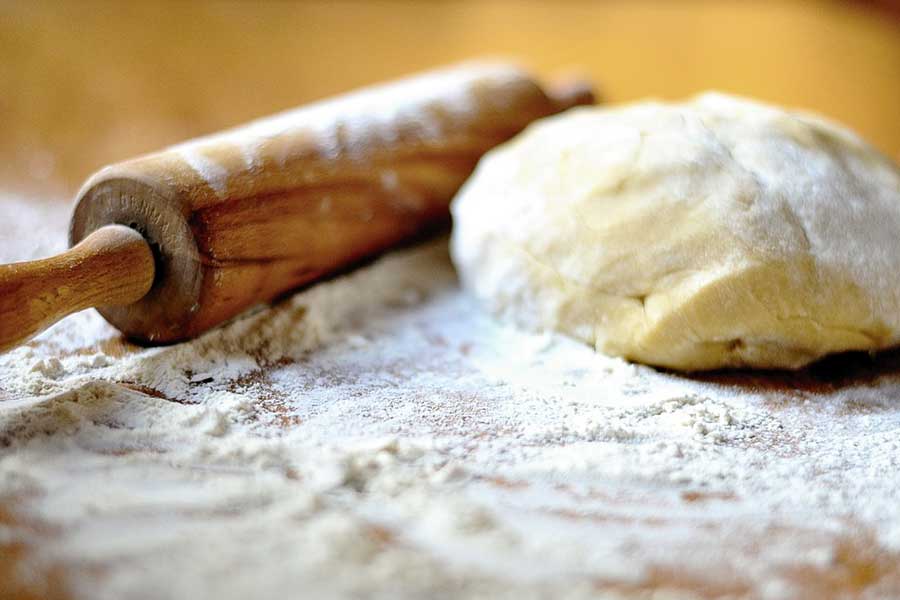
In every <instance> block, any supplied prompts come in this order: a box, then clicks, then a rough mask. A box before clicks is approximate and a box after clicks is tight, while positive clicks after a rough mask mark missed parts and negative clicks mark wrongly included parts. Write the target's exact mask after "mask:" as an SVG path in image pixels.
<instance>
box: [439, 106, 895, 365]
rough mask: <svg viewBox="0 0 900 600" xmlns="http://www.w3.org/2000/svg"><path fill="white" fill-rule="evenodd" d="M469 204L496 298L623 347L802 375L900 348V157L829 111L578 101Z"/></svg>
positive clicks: (511, 153) (470, 195)
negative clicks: (825, 360) (836, 359)
mask: <svg viewBox="0 0 900 600" xmlns="http://www.w3.org/2000/svg"><path fill="white" fill-rule="evenodd" d="M453 215H454V229H453V238H452V254H453V259H454V262H455V263H456V265H457V267H458V269H459V272H460V274H461V277H462V279H463V282H464V284H465V285H466V286H467V287H468V288H469V289H470V290H472V291H473V292H474V294H475V295H476V296H477V297H478V298H480V299H481V300H482V301H483V302H484V303H485V304H486V305H488V306H489V307H490V308H491V309H492V310H493V311H494V312H496V313H498V314H499V315H501V316H502V317H504V318H506V319H510V320H513V321H515V322H517V323H518V324H520V325H522V326H524V327H527V328H530V329H538V330H542V329H550V330H557V331H561V332H564V333H567V334H569V335H572V336H575V337H577V338H580V339H582V340H584V341H586V342H588V343H590V344H592V345H594V346H595V347H596V349H597V350H599V351H601V352H604V353H607V354H612V355H616V356H622V357H625V358H628V359H631V360H634V361H638V362H643V363H647V364H651V365H657V366H662V367H669V368H673V369H682V370H702V369H716V368H722V367H758V368H788V369H793V368H798V367H801V366H803V365H806V364H808V363H810V362H811V361H814V360H816V359H818V358H820V357H822V356H824V355H826V354H829V353H833V352H840V351H845V350H873V351H874V350H879V349H883V348H888V347H891V346H895V345H897V344H898V342H900V168H898V166H897V165H896V164H895V163H893V162H892V161H891V160H890V159H888V158H887V157H885V156H883V155H881V154H879V153H878V152H877V151H876V150H874V149H873V148H872V147H870V146H869V145H867V144H866V143H865V142H863V141H862V140H860V139H859V138H858V137H857V136H856V135H854V134H853V133H851V132H849V131H847V130H846V129H843V128H840V127H838V126H836V125H834V124H832V123H829V122H826V121H824V120H823V119H821V118H818V117H815V116H811V115H807V114H799V113H791V112H786V111H784V110H781V109H778V108H775V107H772V106H767V105H763V104H759V103H756V102H751V101H748V100H743V99H738V98H733V97H729V96H725V95H721V94H705V95H703V96H700V97H697V98H695V99H693V100H691V101H689V102H686V103H683V104H664V103H658V102H644V103H640V104H633V105H629V106H624V107H619V108H583V109H576V110H572V111H569V112H567V113H565V114H563V115H560V116H557V117H553V118H550V119H545V120H543V121H541V122H539V123H536V124H535V125H533V126H532V127H530V128H529V129H528V130H527V131H526V132H524V133H523V134H521V135H520V136H518V137H517V138H516V139H514V140H513V141H511V142H509V143H507V144H506V145H504V146H502V147H500V148H498V149H495V150H494V151H492V152H491V153H490V154H489V155H487V156H486V157H485V158H484V159H483V160H482V162H481V164H480V165H479V167H478V169H477V171H476V173H475V174H474V175H473V177H472V178H471V179H470V180H469V182H468V183H467V184H466V186H465V187H464V188H463V190H462V191H461V192H460V194H459V196H458V197H457V198H456V200H455V201H454V204H453Z"/></svg>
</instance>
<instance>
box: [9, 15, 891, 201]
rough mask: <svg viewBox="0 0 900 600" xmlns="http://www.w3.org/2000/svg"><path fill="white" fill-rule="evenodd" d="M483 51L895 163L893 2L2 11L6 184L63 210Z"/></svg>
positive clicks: (621, 94) (619, 98)
mask: <svg viewBox="0 0 900 600" xmlns="http://www.w3.org/2000/svg"><path fill="white" fill-rule="evenodd" d="M481 55H494V56H498V55H499V56H509V57H514V58H516V59H518V60H519V61H520V62H522V63H523V64H525V65H527V66H529V67H531V68H533V69H534V70H535V71H536V72H537V73H539V74H541V75H544V76H548V75H551V74H554V73H557V72H559V71H568V70H573V69H576V70H580V71H582V72H584V73H586V74H588V75H590V76H592V77H593V78H594V79H595V80H596V81H597V82H599V83H600V85H601V87H602V89H603V93H604V96H605V98H606V100H607V101H609V102H623V101H628V100H633V99H637V98H642V97H646V96H656V97H663V98H680V97H683V96H686V95H690V94H693V93H695V92H698V91H701V90H706V89H719V90H725V91H729V92H734V93H738V94H745V95H749V96H754V97H757V98H760V99H763V100H767V101H772V102H776V103H782V104H786V105H790V106H800V107H805V108H810V109H814V110H816V111H819V112H822V113H824V114H826V115H828V116H830V117H832V118H834V119H837V120H839V121H842V122H844V123H846V124H848V125H850V126H851V127H853V128H854V129H856V130H857V131H859V132H860V133H861V134H862V135H863V136H864V137H866V138H868V139H869V140H870V141H871V142H873V143H874V144H875V145H876V146H878V147H879V148H881V149H882V150H883V151H885V152H886V153H888V154H890V155H891V156H893V157H895V158H897V157H900V4H898V2H894V1H892V0H883V1H882V2H863V1H856V2H853V1H838V0H833V1H826V0H821V1H812V0H807V1H799V0H794V1H790V0H768V1H750V0H733V1H704V0H680V1H679V0H629V1H626V0H620V1H612V0H610V1H597V2H591V1H587V0H554V1H551V0H546V1H536V0H534V1H525V0H519V1H514V0H482V1H475V0H470V1H462V0H460V1H450V0H445V1H419V2H416V1H412V0H408V1H401V0H392V1H386V0H375V1H349V0H339V1H304V2H286V1H283V2H274V1H272V2H250V1H246V2H187V1H172V2H144V3H138V2H111V1H108V2H101V1H89V0H79V1H74V0H73V1H69V2H65V1H62V0H59V1H55V2H47V1H25V0H21V1H18V2H16V1H8V0H5V1H4V0H0V187H2V188H4V189H16V190H26V189H27V190H30V191H39V192H42V193H46V194H53V195H57V194H58V195H59V196H60V197H61V198H66V199H68V197H70V195H71V193H72V192H73V191H74V190H76V189H77V187H78V185H79V184H80V182H81V181H82V180H83V179H84V178H85V177H87V175H89V174H90V173H91V172H92V171H94V170H95V169H97V168H98V167H100V166H102V165H103V164H105V163H108V162H113V161H118V160H121V159H124V158H127V157H130V156H132V155H135V154H138V153H142V152H146V151H150V150H154V149H158V148H160V147H162V146H165V145H167V144H170V143H173V142H176V141H179V140H182V139H185V138H189V137H192V136H196V135H199V134H203V133H208V132H212V131H215V130H217V129H221V128H223V127H226V126H230V125H234V124H238V123H240V122H242V121H246V120H248V119H251V118H254V117H257V116H262V115H265V114H267V113H271V112H274V111H277V110H280V109H284V108H288V107H292V106H295V105H298V104H301V103H304V102H307V101H310V100H314V99H318V98H321V97H323V96H327V95H330V94H334V93H338V92H342V91H345V90H348V89H350V88H353V87H356V86H360V85H363V84H369V83H373V82H376V81H380V80H383V79H387V78H393V77H397V76H400V75H403V74H406V73H409V72H412V71H417V70H421V69H425V68H428V67H431V66H434V65H439V64H442V63H447V62H452V61H457V60H460V59H466V58H471V57H476V56H481Z"/></svg>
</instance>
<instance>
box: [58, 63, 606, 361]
mask: <svg viewBox="0 0 900 600" xmlns="http://www.w3.org/2000/svg"><path fill="white" fill-rule="evenodd" d="M591 101H592V95H591V91H590V88H588V87H587V86H585V85H583V84H574V85H573V84H572V83H571V82H569V83H567V84H565V85H562V86H559V87H557V88H555V89H551V90H546V91H545V90H544V89H543V88H542V87H541V86H540V85H539V84H538V83H536V82H535V80H534V79H533V78H531V77H530V76H528V75H527V74H526V73H524V72H522V71H521V70H519V69H517V68H515V67H512V66H509V65H504V64H470V65H463V66H458V67H453V68H449V69H445V70H440V71H435V72H432V73H428V74H425V75H421V76H418V77H413V78H410V79H406V80H401V81H399V82H396V83H392V84H387V85H383V86H379V87H374V88H370V89H367V90H363V91H360V92H356V93H353V94H349V95H346V96H343V97H339V98H336V99H333V100H329V101H325V102H321V103H318V104H313V105H310V106H307V107H304V108H300V109H296V110H293V111H289V112H286V113H283V114H280V115H276V116H274V117H270V118H267V119H263V120H260V121H256V122H252V123H250V124H248V125H244V126H242V127H238V128H236V129H232V130H229V131H225V132H223V133H219V134H216V135H212V136H209V137H205V138H200V139H196V140H193V141H190V142H187V143H184V144H180V145H178V146H174V147H171V148H168V149H166V150H164V151H162V152H159V153H156V154H150V155H146V156H143V157H139V158H137V159H134V160H130V161H127V162H124V163H120V164H116V165H112V166H110V167H106V168H105V169H103V170H101V171H99V172H98V173H96V174H95V175H94V176H92V177H91V178H90V179H89V180H88V181H87V183H86V184H85V185H84V187H83V188H82V190H81V191H80V192H79V195H78V199H77V203H76V207H75V211H74V214H73V217H72V221H71V225H70V231H69V241H70V244H71V245H72V246H75V245H77V244H79V243H80V242H81V241H82V240H84V239H85V238H87V237H88V236H90V235H91V234H92V233H94V232H96V231H98V230H101V229H102V228H104V227H106V226H109V225H124V226H126V227H128V228H130V229H132V230H135V231H137V232H139V233H140V234H141V236H143V238H144V240H145V241H146V243H147V244H148V245H149V248H150V249H151V251H152V255H153V259H154V268H153V269H151V270H150V271H151V272H152V273H153V280H152V286H151V287H150V289H149V291H148V292H147V293H146V294H144V295H143V297H141V298H140V299H139V300H137V301H132V302H130V303H122V302H119V303H114V304H116V305H112V304H109V303H105V305H102V306H100V307H99V310H100V312H101V313H102V314H103V316H104V317H105V318H106V319H107V320H108V321H110V322H111V323H112V324H113V325H115V326H116V327H117V328H118V329H120V330H121V331H122V332H123V333H125V334H126V335H127V336H129V337H130V338H132V339H136V340H139V341H143V342H149V343H166V342H174V341H178V340H182V339H186V338H190V337H192V336H195V335H197V334H199V333H202V332H203V331H205V330H207V329H209V328H211V327H213V326H215V325H217V324H219V323H221V322H223V321H225V320H227V319H229V318H231V317H233V316H234V315H236V314H238V313H239V312H241V311H242V310H244V309H246V308H247V307H249V306H251V305H253V304H255V303H258V302H263V301H268V300H271V299H273V298H275V297H277V296H278V295H280V294H282V293H284V292H286V291H288V290H290V289H292V288H296V287H298V286H300V285H303V284H306V283H309V282H311V281H314V280H315V279H317V278H319V277H322V276H324V275H327V274H329V273H333V272H335V271H336V270H338V269H341V268H344V267H346V266H347V265H349V264H352V263H353V262H354V261H358V260H360V259H362V258H364V257H366V256H370V255H372V254H374V253H377V252H380V251H383V250H385V249H387V248H389V247H391V246H392V245H394V244H397V243H399V242H402V241H403V240H406V239H409V238H410V237H411V236H414V235H416V234H418V233H420V232H422V231H423V230H425V229H427V228H429V227H432V226H434V225H436V224H439V223H443V222H446V221H447V219H448V218H449V214H448V205H449V202H450V200H451V198H452V197H453V195H454V194H455V193H456V192H457V190H458V189H459V187H460V186H461V185H462V183H463V182H464V181H465V180H466V178H467V177H468V176H469V174H470V173H471V172H472V170H473V169H474V168H475V165H476V163H477V162H478V160H479V158H480V157H481V156H482V155H483V154H484V153H485V152H486V151H488V150H490V149H491V148H492V147H494V146H496V145H497V144H500V143H501V142H503V141H506V140H507V139H509V138H511V137H512V136H513V135H515V134H516V133H518V132H519V131H521V130H522V129H523V128H524V127H525V126H526V125H528V124H529V123H530V122H532V121H534V120H535V119H538V118H541V117H545V116H548V115H551V114H554V113H557V112H560V111H562V110H564V109H567V108H569V107H571V106H574V105H576V104H584V103H590V102H591ZM145 270H146V269H145Z"/></svg>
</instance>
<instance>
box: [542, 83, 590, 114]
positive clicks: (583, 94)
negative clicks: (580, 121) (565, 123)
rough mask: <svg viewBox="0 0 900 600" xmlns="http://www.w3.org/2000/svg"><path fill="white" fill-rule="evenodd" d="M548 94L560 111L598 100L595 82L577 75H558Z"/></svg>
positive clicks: (587, 104) (548, 89)
mask: <svg viewBox="0 0 900 600" xmlns="http://www.w3.org/2000/svg"><path fill="white" fill-rule="evenodd" d="M547 95H548V96H549V97H550V99H551V100H552V101H553V103H554V104H556V107H557V109H558V110H559V111H560V112H561V111H564V110H568V109H570V108H573V107H575V106H590V105H592V104H596V103H597V101H598V94H597V91H596V88H595V86H594V84H593V83H591V82H590V81H589V80H588V79H586V78H584V77H580V76H577V75H564V76H561V77H557V78H556V79H554V80H553V81H551V82H550V85H549V86H548V87H547Z"/></svg>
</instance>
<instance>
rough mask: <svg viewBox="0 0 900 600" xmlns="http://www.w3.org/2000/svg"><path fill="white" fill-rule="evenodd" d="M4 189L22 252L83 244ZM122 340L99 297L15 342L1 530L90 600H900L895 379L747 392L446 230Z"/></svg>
mask: <svg viewBox="0 0 900 600" xmlns="http://www.w3.org/2000/svg"><path fill="white" fill-rule="evenodd" d="M0 206H5V207H16V209H15V211H14V220H15V223H16V225H15V226H12V225H11V224H10V223H11V221H12V220H13V217H10V218H5V219H2V220H0V221H2V223H0V240H2V241H3V245H2V246H0V260H4V261H6V260H13V259H25V258H31V257H34V256H37V255H40V254H46V253H47V252H50V251H55V250H58V249H59V248H58V247H56V246H54V244H55V243H56V242H54V241H53V240H56V239H57V238H62V237H64V236H63V234H62V230H63V228H64V222H63V220H62V219H56V220H52V219H51V220H49V221H48V219H50V217H49V215H50V214H51V213H54V212H60V211H58V206H51V205H43V204H41V203H34V202H33V203H31V204H27V205H24V204H21V203H17V201H15V200H13V199H2V201H0ZM48 222H49V225H48V224H47V223H48ZM18 228H22V229H18ZM32 229H34V230H35V239H38V240H46V242H40V243H39V244H38V245H36V246H34V247H24V246H20V245H17V244H16V243H15V241H14V240H17V239H18V237H19V236H18V233H17V231H21V230H29V231H30V230H32ZM11 240H12V241H13V242H12V243H10V241H11ZM60 243H61V242H60ZM116 340H117V337H116V335H115V332H114V330H113V329H112V328H111V327H110V326H109V325H107V324H106V323H104V322H103V320H102V319H100V317H98V316H97V315H96V314H93V313H90V312H88V313H83V314H79V315H76V316H74V317H72V318H70V319H68V320H66V321H64V322H62V323H60V324H58V325H56V326H54V327H53V328H52V329H51V330H50V331H48V332H46V333H44V334H43V335H41V336H40V337H39V338H38V339H37V340H36V341H35V342H33V343H32V344H31V345H29V346H27V347H23V348H19V349H17V350H14V351H12V352H10V353H7V354H5V355H0V507H13V508H14V509H15V512H16V514H17V515H20V517H21V519H20V520H16V521H9V520H0V549H2V546H3V545H4V544H6V543H13V542H16V543H23V544H26V545H27V546H28V547H30V548H32V549H33V552H32V553H30V554H28V555H27V556H28V558H27V559H26V560H24V561H22V562H21V563H20V564H19V565H18V568H20V569H21V570H22V571H23V573H24V575H25V576H29V573H30V574H31V575H30V576H31V577H36V576H35V575H34V574H35V573H41V572H44V571H46V570H49V569H51V568H53V567H58V566H62V567H64V571H63V572H65V573H67V574H68V575H67V576H66V585H68V586H71V587H72V589H73V590H74V592H75V595H76V596H80V597H90V598H101V599H102V598H176V597H177V598H181V597H196V598H213V597H215V598H243V597H247V596H251V595H252V596H254V597H285V596H291V595H296V594H297V590H303V594H304V596H307V597H322V598H328V597H356V596H365V597H385V598H418V597H458V598H482V597H501V598H502V597H508V598H513V597H516V598H542V597H562V598H582V597H596V596H597V594H599V593H601V592H602V593H605V595H606V596H608V597H618V596H623V597H632V596H634V595H638V596H640V594H642V593H643V592H646V591H647V590H649V589H651V588H653V589H657V588H663V589H665V590H668V591H669V592H670V596H668V597H680V596H678V594H679V593H683V595H684V596H685V597H692V596H693V595H695V594H693V593H691V591H692V590H696V589H702V590H705V591H706V593H709V594H717V595H727V596H730V597H735V598H736V597H764V598H791V597H797V596H798V595H803V596H804V597H817V595H818V596H824V595H827V594H830V595H832V596H834V595H835V594H838V595H839V594H840V593H841V592H842V590H844V588H843V587H841V586H846V585H849V584H848V583H847V582H853V584H854V585H862V586H864V587H865V590H864V593H863V595H864V597H865V596H867V597H871V598H880V597H885V596H890V595H896V594H900V572H898V569H897V567H896V565H897V563H898V560H900V503H898V502H897V501H896V498H898V497H900V470H898V466H900V464H898V463H900V377H898V375H896V374H894V373H896V372H897V370H895V371H894V372H891V371H890V369H886V370H885V372H882V373H879V374H877V376H873V377H872V378H870V379H868V380H865V381H860V382H856V383H847V384H845V385H833V386H832V391H827V390H826V391H819V392H815V393H813V392H808V391H803V390H788V391H781V392H775V391H766V390H765V389H757V390H750V389H749V388H746V387H743V388H741V387H737V386H734V385H731V386H729V385H727V384H722V385H714V384H712V383H706V382H703V381H699V380H694V379H691V378H685V377H679V376H675V375H669V374H665V373H661V372H658V371H654V370H652V369H648V368H645V367H640V366H635V365H631V364H628V363H626V362H624V361H621V360H618V359H612V358H607V357H604V356H601V355H597V354H595V353H594V352H593V351H591V350H590V349H588V348H587V347H584V346H583V345H581V344H580V343H577V342H574V341H571V340H568V339H565V338H561V337H555V336H535V335H529V334H523V333H521V332H518V331H515V330H512V329H508V328H503V327H500V326H498V325H496V324H495V323H494V322H493V321H492V320H491V319H490V318H489V317H487V316H485V315H484V314H482V313H480V312H479V311H478V309H477V308H476V306H475V304H474V303H473V302H472V301H471V300H470V299H469V298H468V297H467V296H466V295H465V294H463V293H462V292H460V291H459V289H458V286H457V283H456V278H455V275H454V273H453V270H452V267H451V266H450V264H449V261H448V258H447V251H446V240H436V241H434V242H430V243H428V244H425V245H423V246H420V247H417V248H412V249H408V250H404V251H400V252H396V253H392V254H390V255H387V256H385V257H383V258H382V259H380V260H378V261H377V262H375V263H374V264H372V265H370V266H367V267H364V268H362V269H359V270H357V271H355V272H353V273H351V274H349V275H345V276H343V277H340V278H337V279H334V280H332V281H329V282H326V283H323V284H320V285H317V286H313V287H311V288H309V289H307V290H305V291H302V292H300V293H298V294H296V295H294V296H293V297H291V298H289V299H287V300H285V301H283V302H281V303H280V304H278V305H276V306H275V307H272V308H266V309H262V308H261V309H258V310H256V311H255V312H252V313H251V314H248V315H245V316H243V317H241V318H239V319H237V320H235V321H233V322H231V323H229V324H228V325H226V326H224V327H222V328H219V329H217V330H215V331H213V332H210V333H209V334H207V335H205V336H203V337H201V338H199V339H197V340H195V341H193V342H189V343H185V344H180V345H176V346H170V347H163V348H153V349H130V350H126V351H123V349H122V346H121V344H118V345H117V341H116ZM760 377H763V376H760ZM48 532H49V533H48ZM35 585H40V579H39V578H38V579H36V583H35ZM816 586H819V587H816ZM679 590H681V592H679ZM845 591H846V590H845ZM817 592H818V594H817ZM661 593H662V592H660V590H659V589H657V594H658V595H657V596H654V597H665V596H662V595H659V594H661ZM848 593H849V592H848Z"/></svg>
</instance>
